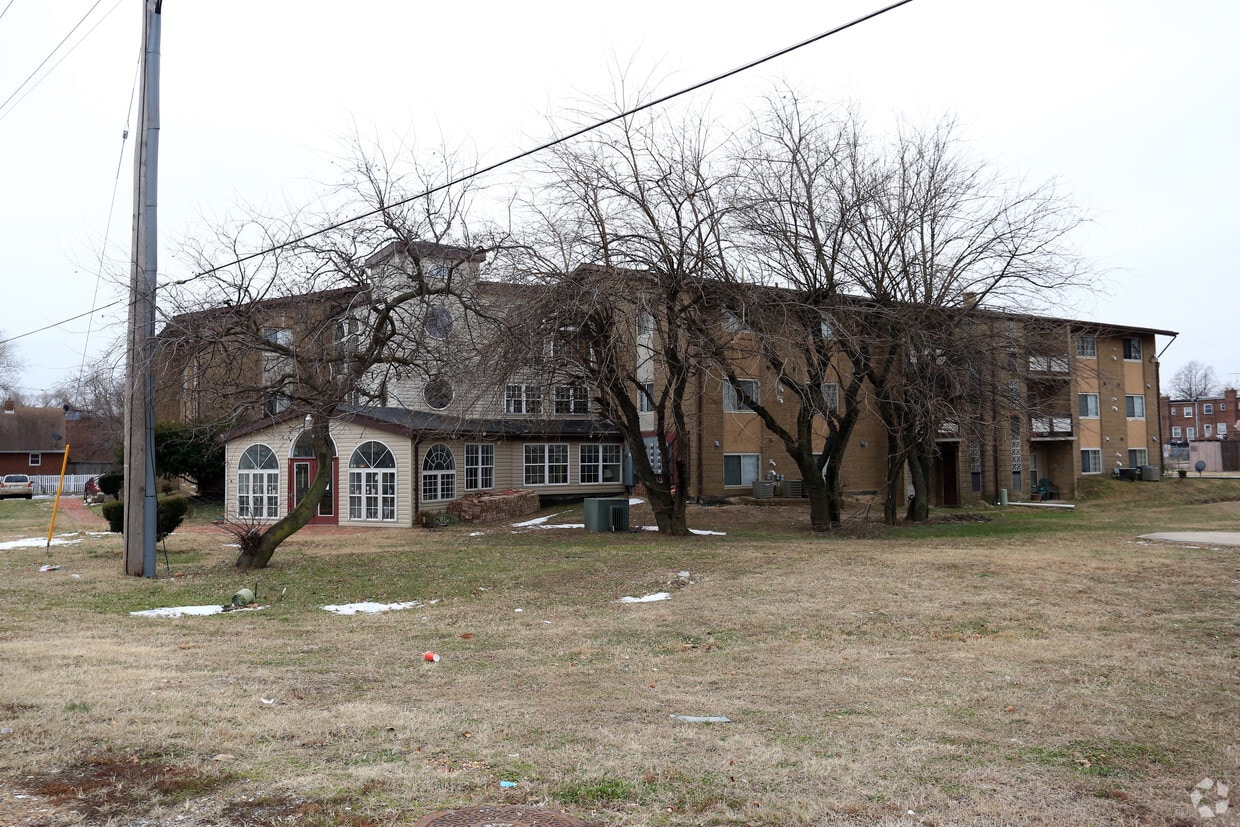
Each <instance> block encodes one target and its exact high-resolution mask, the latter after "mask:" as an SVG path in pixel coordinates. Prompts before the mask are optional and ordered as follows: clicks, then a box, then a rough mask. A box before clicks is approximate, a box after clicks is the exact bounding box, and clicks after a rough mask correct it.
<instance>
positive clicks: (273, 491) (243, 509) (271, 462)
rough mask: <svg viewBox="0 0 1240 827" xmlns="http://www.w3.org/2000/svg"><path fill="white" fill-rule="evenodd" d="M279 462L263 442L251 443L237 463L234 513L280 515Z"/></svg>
mask: <svg viewBox="0 0 1240 827" xmlns="http://www.w3.org/2000/svg"><path fill="white" fill-rule="evenodd" d="M279 512H280V462H279V460H277V459H276V455H275V452H274V451H272V450H271V449H270V448H268V447H267V446H266V445H261V444H260V445H251V446H250V447H249V448H246V449H245V453H243V454H242V455H241V459H240V461H238V463H237V516H238V517H239V518H247V517H249V518H257V519H260V520H267V519H274V518H276V517H278V516H280V513H279Z"/></svg>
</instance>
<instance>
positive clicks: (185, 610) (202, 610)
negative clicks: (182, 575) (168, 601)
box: [129, 606, 267, 617]
mask: <svg viewBox="0 0 1240 827" xmlns="http://www.w3.org/2000/svg"><path fill="white" fill-rule="evenodd" d="M265 608H267V607H266V606H254V607H252V608H250V607H247V608H243V609H234V608H233V607H231V606H229V607H228V613H229V614H232V613H233V612H255V611H258V610H259V609H265ZM224 610H225V607H223V606H170V607H168V608H164V609H146V610H144V611H141V612H130V613H129V614H130V615H131V616H132V617H186V616H188V615H193V616H198V615H218V614H223V613H224Z"/></svg>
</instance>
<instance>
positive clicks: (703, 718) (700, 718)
mask: <svg viewBox="0 0 1240 827" xmlns="http://www.w3.org/2000/svg"><path fill="white" fill-rule="evenodd" d="M672 720H673V721H684V722H685V723H687V724H730V723H732V719H731V718H729V717H727V716H726V715H673V716H672Z"/></svg>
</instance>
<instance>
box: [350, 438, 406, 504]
mask: <svg viewBox="0 0 1240 827" xmlns="http://www.w3.org/2000/svg"><path fill="white" fill-rule="evenodd" d="M349 519H350V520H368V521H375V522H385V521H391V520H395V519H396V457H394V456H393V455H392V452H391V450H389V449H388V447H387V446H386V445H384V444H383V443H382V442H376V441H374V440H372V441H370V442H364V443H362V444H361V445H359V446H358V447H357V450H355V451H354V452H353V456H352V457H351V458H350V459H349Z"/></svg>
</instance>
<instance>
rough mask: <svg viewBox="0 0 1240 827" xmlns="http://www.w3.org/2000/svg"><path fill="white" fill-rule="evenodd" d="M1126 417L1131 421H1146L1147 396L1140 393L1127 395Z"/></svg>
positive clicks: (1125, 399)
mask: <svg viewBox="0 0 1240 827" xmlns="http://www.w3.org/2000/svg"><path fill="white" fill-rule="evenodd" d="M1124 415H1125V416H1127V417H1128V418H1129V419H1145V396H1144V395H1143V394H1139V393H1129V394H1125V395H1124Z"/></svg>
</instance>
